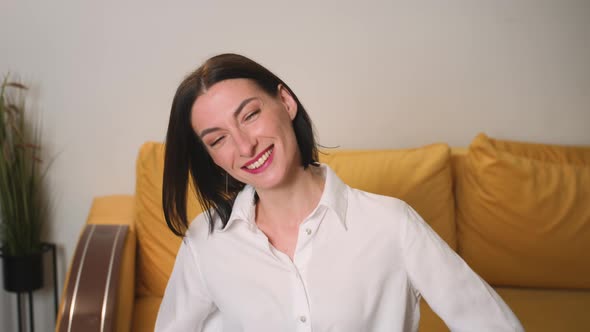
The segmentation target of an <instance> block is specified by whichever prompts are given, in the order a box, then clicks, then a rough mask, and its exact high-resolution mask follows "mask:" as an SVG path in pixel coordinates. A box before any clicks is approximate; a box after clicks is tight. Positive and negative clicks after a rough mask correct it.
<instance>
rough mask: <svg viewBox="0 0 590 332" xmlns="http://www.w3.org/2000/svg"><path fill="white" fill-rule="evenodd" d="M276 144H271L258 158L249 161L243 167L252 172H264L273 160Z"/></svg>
mask: <svg viewBox="0 0 590 332" xmlns="http://www.w3.org/2000/svg"><path fill="white" fill-rule="evenodd" d="M273 149H274V145H271V146H270V147H269V148H268V149H266V150H265V151H263V152H261V153H260V154H259V155H258V156H256V157H257V158H256V159H254V160H251V161H249V162H247V163H246V164H245V165H244V166H242V169H243V170H245V171H247V172H250V173H259V172H262V171H263V170H264V169H265V168H266V167H267V166H268V165H270V163H271V162H272V156H273V154H272V152H273Z"/></svg>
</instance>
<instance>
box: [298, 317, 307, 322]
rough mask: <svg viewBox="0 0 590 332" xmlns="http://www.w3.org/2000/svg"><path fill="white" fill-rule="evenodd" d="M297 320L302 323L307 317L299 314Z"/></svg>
mask: <svg viewBox="0 0 590 332" xmlns="http://www.w3.org/2000/svg"><path fill="white" fill-rule="evenodd" d="M299 320H300V321H301V322H302V323H305V322H306V321H307V317H305V316H300V317H299Z"/></svg>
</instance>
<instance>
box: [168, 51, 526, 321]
mask: <svg viewBox="0 0 590 332" xmlns="http://www.w3.org/2000/svg"><path fill="white" fill-rule="evenodd" d="M317 160H318V158H317V149H316V143H315V139H314V135H313V130H312V124H311V120H310V118H309V116H308V115H307V112H306V111H305V109H304V108H303V105H302V104H301V103H300V102H299V100H298V99H297V97H296V96H295V94H294V93H293V91H292V90H291V89H290V88H289V87H288V86H287V84H285V83H284V82H283V81H282V80H280V79H279V78H278V77H276V76H275V75H274V74H273V73H271V72H270V71H268V70H267V69H266V68H264V67H262V66H261V65H259V64H257V63H256V62H254V61H252V60H250V59H248V58H245V57H243V56H240V55H235V54H223V55H219V56H216V57H213V58H211V59H209V60H207V61H206V62H205V63H204V64H203V65H202V66H201V67H200V68H198V69H197V70H196V71H195V72H194V73H192V74H191V75H189V76H188V77H187V78H186V79H185V80H184V81H183V82H182V83H181V85H180V86H179V88H178V90H177V92H176V95H175V97H174V102H173V104H172V111H171V114H170V123H169V127H168V134H167V138H166V156H165V169H164V184H163V205H164V213H165V216H166V221H167V223H168V226H169V227H170V229H171V230H172V231H173V232H174V233H176V234H178V235H181V236H184V238H183V243H182V245H181V247H180V250H179V252H178V256H177V258H176V263H175V266H174V270H173V272H172V275H171V278H170V280H169V282H168V286H167V288H166V293H165V295H164V299H163V302H162V304H161V306H160V311H159V314H158V320H157V323H156V331H256V332H259V331H338V332H342V331H351V332H359V331H416V330H417V328H418V321H419V317H420V313H419V301H420V297H421V296H424V298H425V299H426V300H427V302H428V303H429V304H430V306H431V307H432V308H433V309H434V310H435V311H436V312H437V313H438V315H439V316H440V317H441V318H442V319H443V320H444V321H445V322H446V324H447V325H448V326H449V327H450V328H451V329H452V330H457V331H521V330H522V327H521V325H520V323H519V322H518V320H517V319H516V317H515V316H514V314H513V313H512V312H511V311H510V309H509V308H508V307H507V306H506V304H505V303H504V302H503V301H502V300H501V299H500V297H499V296H498V295H497V294H496V293H495V292H494V290H493V289H492V288H491V287H490V286H489V285H487V284H486V283H485V282H484V281H483V280H482V279H481V278H479V277H478V276H477V275H476V274H475V273H474V272H473V271H472V270H471V269H469V267H468V266H467V265H466V264H465V263H464V262H463V261H462V260H461V258H460V257H459V256H457V255H456V254H455V253H454V252H453V251H452V250H451V249H450V248H449V247H448V246H446V244H445V243H444V241H443V240H441V239H440V238H439V237H438V236H437V235H436V233H435V232H434V231H433V230H432V229H431V228H430V227H429V226H428V225H427V224H426V223H425V222H424V221H423V220H422V219H421V218H420V216H419V215H418V214H417V213H416V212H415V211H414V210H413V209H412V208H411V207H409V206H408V205H407V204H406V203H404V202H402V201H400V200H398V199H395V198H391V197H384V196H378V195H374V194H370V193H366V192H362V191H359V190H355V189H352V188H350V187H348V186H346V185H345V184H344V183H342V182H341V181H340V179H338V177H337V176H336V175H335V174H334V172H333V171H332V170H331V169H330V168H329V167H327V166H326V165H320V164H319V163H317ZM189 174H190V176H191V177H192V179H193V181H194V183H195V188H198V189H197V196H198V198H199V200H200V202H201V204H202V205H203V207H204V208H205V211H206V212H205V213H203V214H201V215H200V216H198V217H197V218H196V219H195V221H193V222H192V224H191V225H190V227H189V226H188V220H187V216H186V213H185V211H186V193H187V182H188V180H189Z"/></svg>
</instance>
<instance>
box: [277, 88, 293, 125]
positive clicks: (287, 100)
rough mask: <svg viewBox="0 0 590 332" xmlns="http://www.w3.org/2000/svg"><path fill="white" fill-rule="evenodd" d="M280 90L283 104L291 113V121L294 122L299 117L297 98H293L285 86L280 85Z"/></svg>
mask: <svg viewBox="0 0 590 332" xmlns="http://www.w3.org/2000/svg"><path fill="white" fill-rule="evenodd" d="M278 90H279V98H280V99H281V103H282V104H283V105H284V106H285V110H286V111H287V113H289V117H290V118H291V121H293V119H295V116H296V115H297V102H296V101H295V98H293V95H292V94H291V92H289V90H288V89H287V88H286V87H285V86H284V85H282V84H279V87H278Z"/></svg>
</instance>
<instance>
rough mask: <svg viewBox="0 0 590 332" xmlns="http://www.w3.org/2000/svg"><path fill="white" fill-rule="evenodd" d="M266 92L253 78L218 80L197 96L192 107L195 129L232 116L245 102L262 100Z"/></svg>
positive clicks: (253, 102) (252, 102)
mask: <svg viewBox="0 0 590 332" xmlns="http://www.w3.org/2000/svg"><path fill="white" fill-rule="evenodd" d="M265 96H267V95H266V93H264V91H263V90H262V89H261V88H260V87H259V86H258V85H257V84H256V83H255V82H254V81H252V80H249V79H243V78H239V79H229V80H224V81H221V82H218V83H216V84H214V85H212V86H211V87H210V88H209V89H207V90H206V91H205V92H204V93H203V94H201V95H200V96H198V97H197V99H196V100H195V103H194V104H193V106H192V109H191V113H192V114H191V122H192V126H193V129H194V130H196V131H198V129H202V127H203V126H207V125H208V123H209V122H215V121H216V120H218V119H221V118H224V117H227V116H232V115H233V114H234V113H235V112H236V111H237V110H238V109H239V107H240V105H242V104H243V103H244V102H248V103H247V104H256V103H259V102H262V99H263V98H265Z"/></svg>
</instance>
